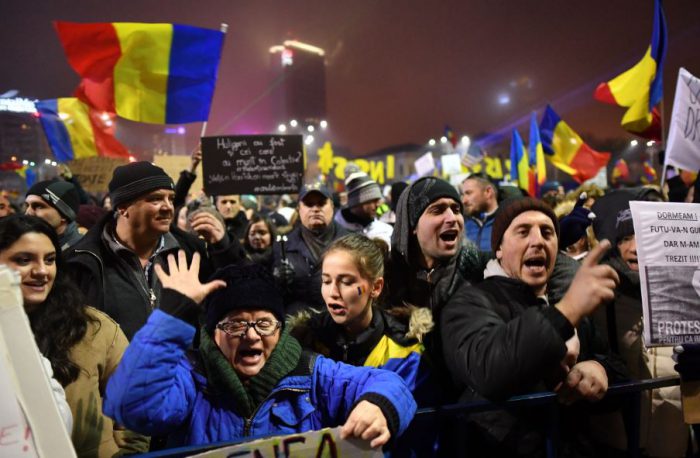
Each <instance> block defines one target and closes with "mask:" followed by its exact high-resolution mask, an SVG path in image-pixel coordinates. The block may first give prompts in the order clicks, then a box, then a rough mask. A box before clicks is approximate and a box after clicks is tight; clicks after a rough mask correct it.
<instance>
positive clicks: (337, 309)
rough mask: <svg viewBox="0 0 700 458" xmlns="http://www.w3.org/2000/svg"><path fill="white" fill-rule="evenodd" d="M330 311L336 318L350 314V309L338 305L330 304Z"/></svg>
mask: <svg viewBox="0 0 700 458" xmlns="http://www.w3.org/2000/svg"><path fill="white" fill-rule="evenodd" d="M328 311H329V312H330V314H331V315H336V316H345V315H347V313H348V309H347V308H345V307H344V306H342V305H340V304H338V303H331V304H328Z"/></svg>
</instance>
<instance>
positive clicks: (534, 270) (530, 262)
mask: <svg viewBox="0 0 700 458" xmlns="http://www.w3.org/2000/svg"><path fill="white" fill-rule="evenodd" d="M523 267H524V269H525V270H526V272H528V273H529V274H531V275H536V276H539V275H543V274H545V273H547V257H546V256H545V255H543V254H536V255H530V256H528V257H526V258H525V260H524V261H523Z"/></svg>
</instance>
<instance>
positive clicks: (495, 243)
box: [491, 197, 559, 253]
mask: <svg viewBox="0 0 700 458" xmlns="http://www.w3.org/2000/svg"><path fill="white" fill-rule="evenodd" d="M526 211H537V212H542V213H544V214H545V215H547V216H548V217H549V219H551V220H552V224H554V231H555V232H556V233H557V239H558V238H559V221H558V220H557V216H556V215H555V214H554V211H553V210H552V208H551V207H550V206H549V205H547V204H545V203H544V202H542V201H541V200H537V199H533V198H532V197H511V198H509V199H506V200H504V201H503V202H501V204H500V205H499V206H498V210H496V217H495V218H494V220H493V228H492V229H491V249H492V250H493V252H494V253H496V251H497V250H498V249H499V248H500V247H501V241H503V234H504V233H505V232H506V230H508V227H509V226H510V223H512V222H513V220H514V219H515V218H516V217H517V216H518V215H519V214H521V213H524V212H526Z"/></svg>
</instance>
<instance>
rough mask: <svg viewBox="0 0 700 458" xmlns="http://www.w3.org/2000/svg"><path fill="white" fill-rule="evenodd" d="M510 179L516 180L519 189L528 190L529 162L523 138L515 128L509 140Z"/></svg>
mask: <svg viewBox="0 0 700 458" xmlns="http://www.w3.org/2000/svg"><path fill="white" fill-rule="evenodd" d="M510 180H511V181H517V182H518V187H519V188H520V189H524V190H526V191H528V192H529V191H530V163H529V161H528V159H527V150H526V149H525V147H524V146H523V139H522V138H520V134H519V133H518V131H517V130H515V129H513V137H512V139H511V141H510Z"/></svg>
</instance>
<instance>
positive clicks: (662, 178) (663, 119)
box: [659, 97, 666, 193]
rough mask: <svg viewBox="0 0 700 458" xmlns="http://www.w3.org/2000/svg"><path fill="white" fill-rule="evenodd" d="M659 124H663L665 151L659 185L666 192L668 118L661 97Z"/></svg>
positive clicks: (662, 134)
mask: <svg viewBox="0 0 700 458" xmlns="http://www.w3.org/2000/svg"><path fill="white" fill-rule="evenodd" d="M659 118H660V119H659V122H660V123H661V147H662V148H663V150H664V163H663V165H662V166H661V180H659V185H660V187H661V192H662V193H663V192H664V183H665V182H666V129H665V127H666V122H665V121H666V117H665V116H664V98H663V97H661V103H659Z"/></svg>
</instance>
